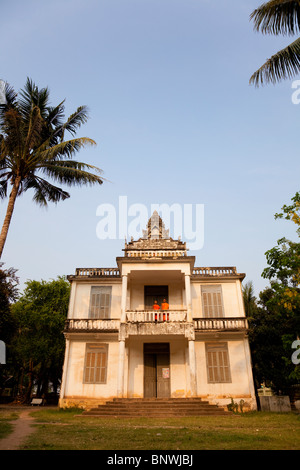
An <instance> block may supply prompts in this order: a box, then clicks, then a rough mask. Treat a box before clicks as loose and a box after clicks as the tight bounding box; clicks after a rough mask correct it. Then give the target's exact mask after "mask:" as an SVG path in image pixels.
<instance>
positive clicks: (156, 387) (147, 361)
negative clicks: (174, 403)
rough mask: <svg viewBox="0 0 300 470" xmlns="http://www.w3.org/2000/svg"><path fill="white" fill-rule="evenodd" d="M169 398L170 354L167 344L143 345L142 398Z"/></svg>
mask: <svg viewBox="0 0 300 470" xmlns="http://www.w3.org/2000/svg"><path fill="white" fill-rule="evenodd" d="M169 396H170V353H169V344H168V343H148V344H147V343H146V344H145V345H144V397H145V398H168V397H169Z"/></svg>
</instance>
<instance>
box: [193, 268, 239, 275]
mask: <svg viewBox="0 0 300 470" xmlns="http://www.w3.org/2000/svg"><path fill="white" fill-rule="evenodd" d="M236 274H237V272H236V267H235V266H227V267H226V266H219V267H213V268H193V270H192V275H193V276H234V275H236Z"/></svg>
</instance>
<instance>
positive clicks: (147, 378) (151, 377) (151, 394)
mask: <svg viewBox="0 0 300 470" xmlns="http://www.w3.org/2000/svg"><path fill="white" fill-rule="evenodd" d="M156 382H157V379H156V355H155V354H146V353H145V355H144V397H145V398H155V397H156Z"/></svg>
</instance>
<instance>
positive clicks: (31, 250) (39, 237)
mask: <svg viewBox="0 0 300 470" xmlns="http://www.w3.org/2000/svg"><path fill="white" fill-rule="evenodd" d="M259 4H260V2H258V1H257V0H218V1H216V0H213V1H208V0H84V1H83V0H59V1H58V0H52V1H51V2H46V1H41V0H27V1H26V2H24V1H21V0H1V17H0V42H1V62H0V63H1V66H0V78H2V79H3V80H5V81H7V82H9V83H10V84H11V85H12V86H14V88H15V89H16V90H20V89H21V88H22V87H23V86H24V84H25V81H26V78H27V77H30V78H32V79H33V80H34V81H35V83H36V84H37V85H39V86H40V87H43V86H48V87H49V89H50V93H51V95H50V96H51V102H52V104H57V103H58V102H60V101H62V100H63V99H66V115H69V114H71V113H72V112H73V111H74V110H75V109H76V108H77V107H78V106H80V105H83V104H84V105H87V106H88V107H89V110H90V119H89V121H88V123H87V124H86V125H85V126H84V127H82V128H81V129H80V131H79V133H78V136H88V137H91V138H93V139H94V140H96V142H97V147H95V148H90V149H84V150H82V151H81V152H80V153H79V155H78V159H80V160H83V161H87V162H88V163H91V164H94V165H96V166H98V167H100V168H102V169H103V171H104V177H105V178H107V180H109V182H106V183H105V184H103V185H102V186H101V187H93V188H89V187H86V188H81V189H78V188H72V189H70V193H71V198H70V199H68V200H66V201H64V202H61V203H60V204H58V205H57V206H55V205H49V207H48V209H47V210H44V209H41V208H39V207H38V206H36V205H34V203H33V202H32V194H30V192H29V191H28V193H27V194H25V195H23V196H22V197H20V198H19V199H18V201H17V204H16V208H15V212H14V215H13V220H12V224H11V227H10V231H9V235H8V240H7V243H6V246H5V250H4V254H3V261H4V262H5V266H6V267H10V266H13V267H14V268H16V269H18V275H19V277H20V285H21V288H23V286H24V282H26V280H27V279H36V280H40V279H45V280H48V279H51V278H55V277H56V276H57V275H63V274H72V273H74V270H75V268H76V267H110V266H111V267H114V266H115V258H116V256H121V255H122V248H123V244H124V241H123V240H119V239H116V240H99V238H97V236H96V227H97V223H98V221H99V217H97V216H96V210H97V207H98V206H99V205H101V204H105V203H110V204H113V205H114V206H115V207H116V209H117V210H118V201H119V197H120V196H126V197H127V200H128V205H131V204H135V203H139V204H144V205H146V206H147V207H148V208H149V211H150V206H151V204H154V203H158V204H162V203H166V204H170V205H171V204H174V203H178V204H181V205H183V204H193V205H196V204H203V205H204V214H205V216H204V245H203V248H202V249H201V250H196V251H195V252H190V254H191V255H194V256H196V266H236V267H237V269H238V271H239V272H245V273H246V274H247V277H246V281H247V280H252V281H253V283H254V286H255V290H256V292H258V291H259V290H261V289H263V288H264V287H265V286H266V285H267V282H266V281H265V280H264V279H262V278H261V272H262V270H263V269H264V268H265V267H266V259H265V252H266V251H267V250H268V249H270V248H272V247H273V246H274V245H275V244H276V241H277V240H278V238H280V237H282V236H287V237H289V238H296V233H295V227H294V226H293V224H292V223H291V222H287V221H278V220H277V221H276V220H275V219H274V214H275V213H276V212H278V211H279V210H280V208H281V207H282V206H283V204H286V203H289V202H290V199H291V198H292V197H293V195H294V194H295V192H296V191H298V190H299V168H300V156H299V144H298V136H299V129H300V105H295V104H293V103H292V100H291V97H292V93H293V91H294V90H293V89H292V88H291V85H292V80H291V81H285V82H283V83H281V84H278V85H276V86H273V85H269V86H265V87H263V88H259V89H256V88H254V87H253V86H249V78H250V76H251V74H252V73H253V72H254V71H255V70H256V69H257V68H258V67H259V66H260V65H262V64H263V62H264V61H265V60H266V58H268V57H270V56H271V55H272V54H273V53H275V52H276V51H278V50H279V49H281V48H282V47H283V46H285V45H286V44H288V43H289V42H291V41H292V39H290V38H281V37H270V36H263V35H261V34H258V33H255V32H254V31H253V25H252V24H251V23H250V21H249V15H250V13H251V12H252V10H253V9H255V8H256V7H257V6H258V5H259ZM6 204H7V201H2V202H1V203H0V217H1V222H2V220H3V217H4V213H5V210H6Z"/></svg>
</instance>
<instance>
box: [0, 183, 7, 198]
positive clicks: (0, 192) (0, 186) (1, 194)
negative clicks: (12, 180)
mask: <svg viewBox="0 0 300 470" xmlns="http://www.w3.org/2000/svg"><path fill="white" fill-rule="evenodd" d="M6 196H7V180H1V181H0V198H1V199H4V198H5V197H6Z"/></svg>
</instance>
